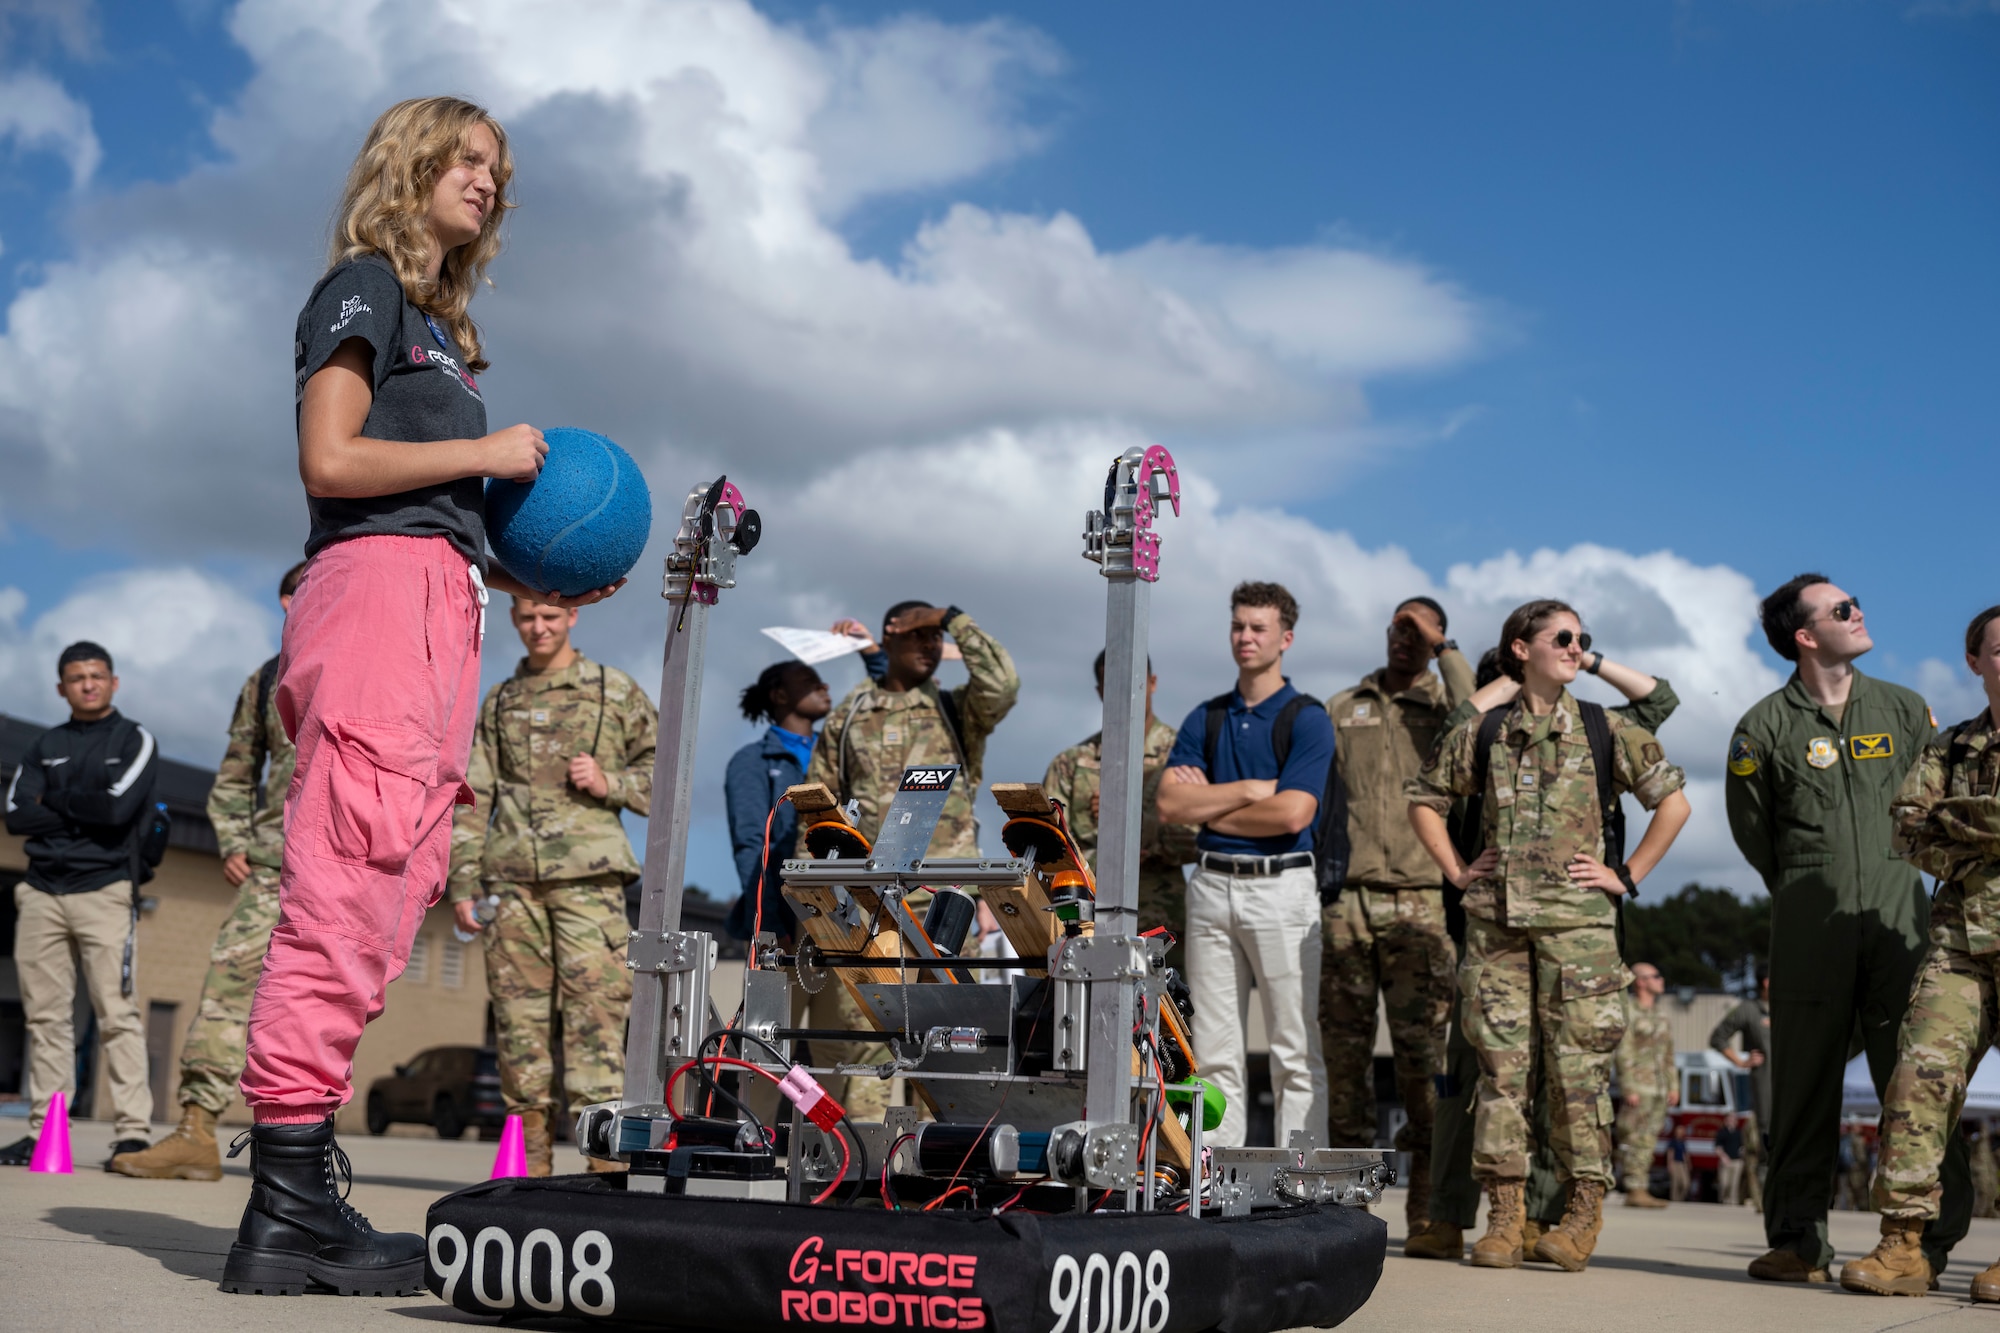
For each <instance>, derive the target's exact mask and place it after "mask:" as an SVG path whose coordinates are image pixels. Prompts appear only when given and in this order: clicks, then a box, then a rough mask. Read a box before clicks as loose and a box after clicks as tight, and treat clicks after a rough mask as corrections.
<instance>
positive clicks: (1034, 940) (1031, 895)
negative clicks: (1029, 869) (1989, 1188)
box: [979, 875, 1062, 977]
mask: <svg viewBox="0 0 2000 1333" xmlns="http://www.w3.org/2000/svg"><path fill="white" fill-rule="evenodd" d="M979 893H980V896H981V897H983V898H984V899H986V905H987V906H988V907H990V908H992V909H993V917H994V919H995V920H996V921H998V922H999V923H1000V931H1001V933H1002V934H1004V935H1005V936H1006V937H1007V943H1009V944H1011V945H1013V946H1014V952H1015V953H1017V954H1019V955H1020V956H1021V957H1023V958H1047V957H1048V956H1049V949H1050V947H1051V946H1052V945H1054V944H1055V942H1056V940H1057V939H1059V938H1060V937H1061V935H1062V922H1060V921H1058V920H1057V919H1056V914H1055V913H1054V912H1051V911H1050V910H1049V895H1048V891H1047V890H1046V889H1044V888H1043V887H1042V881H1041V877H1040V876H1038V875H1030V876H1029V877H1028V880H1027V882H1026V883H1024V884H987V885H984V886H983V887H981V889H980V890H979ZM1020 974H1021V975H1022V976H1024V977H1044V976H1047V975H1048V969H1047V968H1045V967H1039V968H1038V967H1024V968H1022V969H1021V970H1020Z"/></svg>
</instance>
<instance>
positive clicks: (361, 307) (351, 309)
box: [327, 296, 375, 333]
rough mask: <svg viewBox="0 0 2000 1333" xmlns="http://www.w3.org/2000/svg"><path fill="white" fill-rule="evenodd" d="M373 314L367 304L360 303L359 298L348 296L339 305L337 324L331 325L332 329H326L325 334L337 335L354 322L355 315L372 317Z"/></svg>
mask: <svg viewBox="0 0 2000 1333" xmlns="http://www.w3.org/2000/svg"><path fill="white" fill-rule="evenodd" d="M374 313H375V311H374V309H373V308H372V307H371V306H369V305H368V304H367V303H365V302H364V301H362V299H361V298H360V297H358V296H350V297H348V298H347V299H346V300H344V301H342V302H341V303H340V319H339V321H338V322H337V323H335V324H334V325H333V327H332V328H330V329H328V330H327V332H328V333H339V332H340V331H341V330H342V329H344V328H346V327H347V326H348V325H349V324H352V323H353V322H354V317H355V316H356V315H372V314H374Z"/></svg>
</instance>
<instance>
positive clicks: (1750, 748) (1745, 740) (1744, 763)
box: [1729, 735, 1757, 778]
mask: <svg viewBox="0 0 2000 1333" xmlns="http://www.w3.org/2000/svg"><path fill="white" fill-rule="evenodd" d="M1729 771H1730V772H1731V773H1734V774H1735V775H1736V776H1737V777H1739V778H1747V777H1749V776H1750V775H1751V774H1752V773H1755V772H1756V771H1757V747H1756V746H1754V745H1752V744H1751V743H1750V738H1749V737H1748V736H1744V735H1738V736H1737V737H1736V739H1735V740H1733V741H1731V742H1729Z"/></svg>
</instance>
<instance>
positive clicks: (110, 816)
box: [7, 709, 160, 893]
mask: <svg viewBox="0 0 2000 1333" xmlns="http://www.w3.org/2000/svg"><path fill="white" fill-rule="evenodd" d="M153 757H154V745H153V737H152V734H151V733H150V732H148V731H147V730H146V729H145V728H144V727H142V726H140V725H139V724H138V723H136V722H131V721H128V720H126V719H125V718H124V717H123V716H121V715H120V714H119V713H118V711H117V710H116V709H113V710H112V711H111V713H110V715H109V716H107V717H102V718H99V719H98V720H97V721H95V722H78V721H76V720H74V719H71V720H70V721H68V722H65V723H63V724H62V725H61V726H59V727H51V728H49V729H48V730H47V731H45V732H43V733H42V734H41V735H40V736H37V737H36V738H35V740H34V743H33V744H31V745H30V746H28V750H27V753H25V754H23V755H22V756H21V766H20V768H19V769H17V770H15V773H14V780H13V782H11V783H10V784H8V787H7V831H8V832H9V833H13V834H16V835H18V836H20V837H23V838H25V839H27V849H26V850H27V853H28V883H29V884H30V885H32V886H34V887H35V888H38V889H40V890H41V891H42V892H44V893H87V892H89V891H90V890H92V889H101V888H103V887H104V886H105V885H106V884H114V883H116V882H117V881H119V880H121V879H130V878H132V860H133V854H134V853H133V839H134V838H135V837H137V836H138V830H139V816H140V814H141V813H142V812H144V811H146V810H148V809H150V808H152V804H153V779H154V777H155V776H156V775H157V774H158V772H159V767H160V766H159V765H158V764H156V763H154V762H153Z"/></svg>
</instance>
